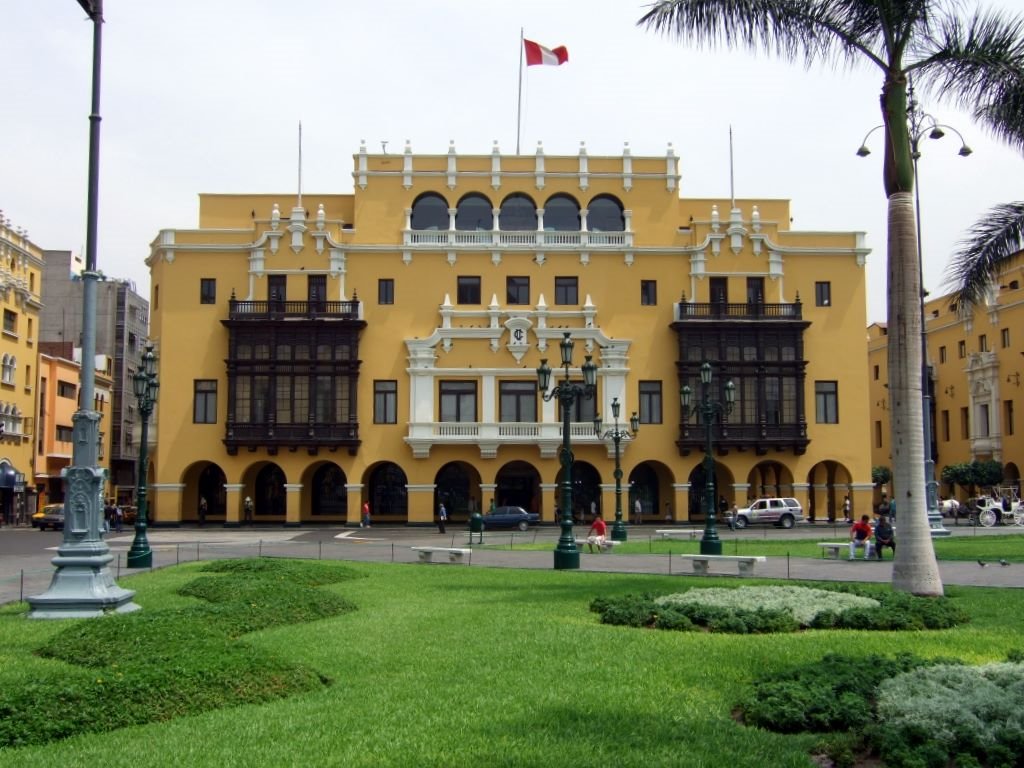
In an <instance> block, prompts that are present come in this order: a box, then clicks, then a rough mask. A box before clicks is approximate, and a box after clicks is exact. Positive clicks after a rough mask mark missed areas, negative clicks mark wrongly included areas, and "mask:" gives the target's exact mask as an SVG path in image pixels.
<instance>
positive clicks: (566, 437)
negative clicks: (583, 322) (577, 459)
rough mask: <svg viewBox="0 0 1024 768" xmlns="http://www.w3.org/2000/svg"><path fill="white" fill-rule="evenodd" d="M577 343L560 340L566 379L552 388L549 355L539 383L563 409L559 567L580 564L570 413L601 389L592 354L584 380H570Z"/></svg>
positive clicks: (547, 398) (585, 365)
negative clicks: (574, 517) (574, 525)
mask: <svg viewBox="0 0 1024 768" xmlns="http://www.w3.org/2000/svg"><path fill="white" fill-rule="evenodd" d="M574 346H575V344H574V342H573V340H572V339H571V338H569V334H568V333H566V334H565V335H564V336H563V338H562V340H561V341H560V342H559V344H558V347H559V350H560V351H561V353H562V367H563V368H564V370H565V372H564V374H563V376H562V381H561V382H560V383H559V384H556V385H555V387H554V388H553V389H552V390H551V391H550V392H548V387H549V386H550V385H551V367H550V366H549V365H548V361H547V358H545V359H543V360H541V361H540V367H539V368H537V387H538V389H539V391H540V393H541V397H543V398H544V400H545V402H548V401H551V400H554V399H556V398H557V400H558V404H559V406H560V407H561V409H562V448H561V450H560V451H559V456H558V458H559V461H560V462H561V465H562V482H561V484H560V485H559V491H560V494H559V498H560V501H559V505H560V506H561V510H560V511H561V513H562V517H561V520H560V521H559V524H560V525H561V528H562V533H561V535H560V536H559V537H558V545H557V546H556V547H555V569H556V570H569V569H573V568H579V567H580V551H579V549H577V547H576V537H575V536H574V535H573V531H572V464H573V455H572V441H571V436H570V421H569V417H570V415H571V414H572V407H573V405H574V404H575V403H576V401H577V400H589V399H590V398H592V397H593V396H594V393H595V391H596V390H597V366H596V365H595V364H594V363H593V362H592V361H591V356H590V355H587V356H586V361H585V362H584V363H583V366H582V368H581V371H582V373H583V383H582V384H574V383H573V382H571V381H570V380H569V366H571V365H572V350H573V347H574Z"/></svg>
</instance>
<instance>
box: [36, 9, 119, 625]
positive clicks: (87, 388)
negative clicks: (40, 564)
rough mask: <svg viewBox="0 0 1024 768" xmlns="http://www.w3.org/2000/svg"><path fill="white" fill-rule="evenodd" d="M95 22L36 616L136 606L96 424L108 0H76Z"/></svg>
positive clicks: (86, 615)
mask: <svg viewBox="0 0 1024 768" xmlns="http://www.w3.org/2000/svg"><path fill="white" fill-rule="evenodd" d="M78 4H79V5H80V6H82V9H83V10H84V11H85V12H86V13H87V14H88V16H89V20H90V21H91V22H92V25H93V36H92V104H91V111H90V113H89V179H88V197H87V200H86V232H85V269H84V270H82V275H81V277H82V366H81V369H80V370H81V387H80V389H79V395H78V397H79V400H78V402H79V408H78V410H77V411H75V414H74V416H72V433H73V434H72V436H73V438H74V439H73V442H72V446H73V447H72V453H71V465H70V466H68V467H67V468H66V469H64V470H63V473H62V474H63V476H64V538H63V541H62V543H61V545H60V547H58V548H57V556H56V557H54V558H53V561H52V562H53V565H54V567H55V568H56V571H54V574H53V579H52V581H51V582H50V587H49V589H47V591H46V592H44V593H43V594H41V595H36V596H33V597H29V598H28V603H29V606H30V607H31V610H30V611H29V617H30V618H33V619H61V618H89V617H95V616H102V615H104V614H105V613H109V612H111V611H114V612H118V613H127V612H130V611H136V610H138V609H139V606H138V604H136V603H134V602H132V598H133V597H134V596H135V592H134V591H132V590H127V589H122V588H121V587H120V586H118V585H117V583H116V582H115V581H114V576H113V574H111V572H110V568H109V563H110V561H111V560H113V559H114V557H113V555H111V554H110V548H109V547H108V546H107V543H106V542H105V541H104V540H103V536H102V519H103V505H102V504H101V502H100V499H101V497H102V494H103V485H104V483H105V481H106V478H107V471H106V470H105V469H104V468H102V467H100V466H98V461H99V442H100V431H99V424H100V419H101V418H102V416H103V414H101V413H100V412H99V411H96V410H90V407H94V406H93V403H94V402H95V400H94V392H95V388H96V283H97V281H98V280H99V278H100V275H99V272H98V271H97V269H96V251H97V230H98V228H99V227H98V222H99V178H100V174H99V170H100V62H101V60H102V53H101V52H102V41H103V0H78Z"/></svg>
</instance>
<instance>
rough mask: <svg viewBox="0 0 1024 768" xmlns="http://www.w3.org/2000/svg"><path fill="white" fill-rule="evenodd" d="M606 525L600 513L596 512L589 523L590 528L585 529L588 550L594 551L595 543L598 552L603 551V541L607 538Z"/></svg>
mask: <svg viewBox="0 0 1024 768" xmlns="http://www.w3.org/2000/svg"><path fill="white" fill-rule="evenodd" d="M607 534H608V526H607V525H605V522H604V520H602V519H601V513H600V512H598V513H597V515H596V516H595V517H594V522H593V523H591V524H590V530H589V531H587V547H589V548H590V551H591V552H593V551H594V545H595V544H596V545H597V551H598V553H600V552H602V551H604V548H605V541H606V540H607Z"/></svg>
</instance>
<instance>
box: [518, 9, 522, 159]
mask: <svg viewBox="0 0 1024 768" xmlns="http://www.w3.org/2000/svg"><path fill="white" fill-rule="evenodd" d="M522 124H523V28H522V27H520V28H519V98H518V106H517V107H516V154H517V155H518V154H519V129H520V128H521V127H522Z"/></svg>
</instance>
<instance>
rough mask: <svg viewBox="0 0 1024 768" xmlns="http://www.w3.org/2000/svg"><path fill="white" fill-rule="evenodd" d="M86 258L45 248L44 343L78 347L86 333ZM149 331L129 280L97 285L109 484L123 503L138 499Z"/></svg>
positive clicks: (142, 302)
mask: <svg viewBox="0 0 1024 768" xmlns="http://www.w3.org/2000/svg"><path fill="white" fill-rule="evenodd" d="M82 268H83V264H82V260H81V258H80V257H78V256H73V255H72V254H71V253H70V252H69V251H47V252H46V271H45V272H44V274H43V297H44V302H45V306H44V307H43V311H42V316H41V318H40V323H41V327H40V331H39V337H40V340H41V341H44V342H54V343H68V342H70V343H71V344H73V345H75V346H78V345H80V344H81V334H82V292H83V283H82V280H81V276H80V275H81V271H82ZM148 332H149V302H148V301H147V300H146V299H144V298H142V297H141V296H139V294H138V293H136V291H135V286H134V285H133V284H132V283H131V282H130V281H128V280H116V279H110V278H106V277H104V278H102V279H100V280H99V281H97V283H96V354H97V356H106V357H107V358H109V359H110V363H111V366H112V367H111V371H110V376H111V380H112V391H111V402H110V403H109V406H110V407H109V410H108V411H107V412H106V413H105V414H104V420H103V422H102V423H101V425H100V429H102V430H104V431H105V432H107V433H108V434H109V436H110V453H109V463H107V466H109V468H110V479H109V482H110V485H111V491H112V493H113V494H114V495H115V496H116V497H117V500H118V501H119V502H120V503H122V504H129V503H131V502H132V499H133V498H134V492H135V474H136V472H137V467H138V460H139V446H138V437H137V435H138V432H139V425H138V424H137V423H136V422H137V418H136V415H135V413H136V402H135V396H134V394H133V392H132V375H133V374H134V373H135V371H136V369H137V368H138V366H139V360H140V359H141V356H142V353H143V351H144V350H145V346H146V338H147V334H148Z"/></svg>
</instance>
